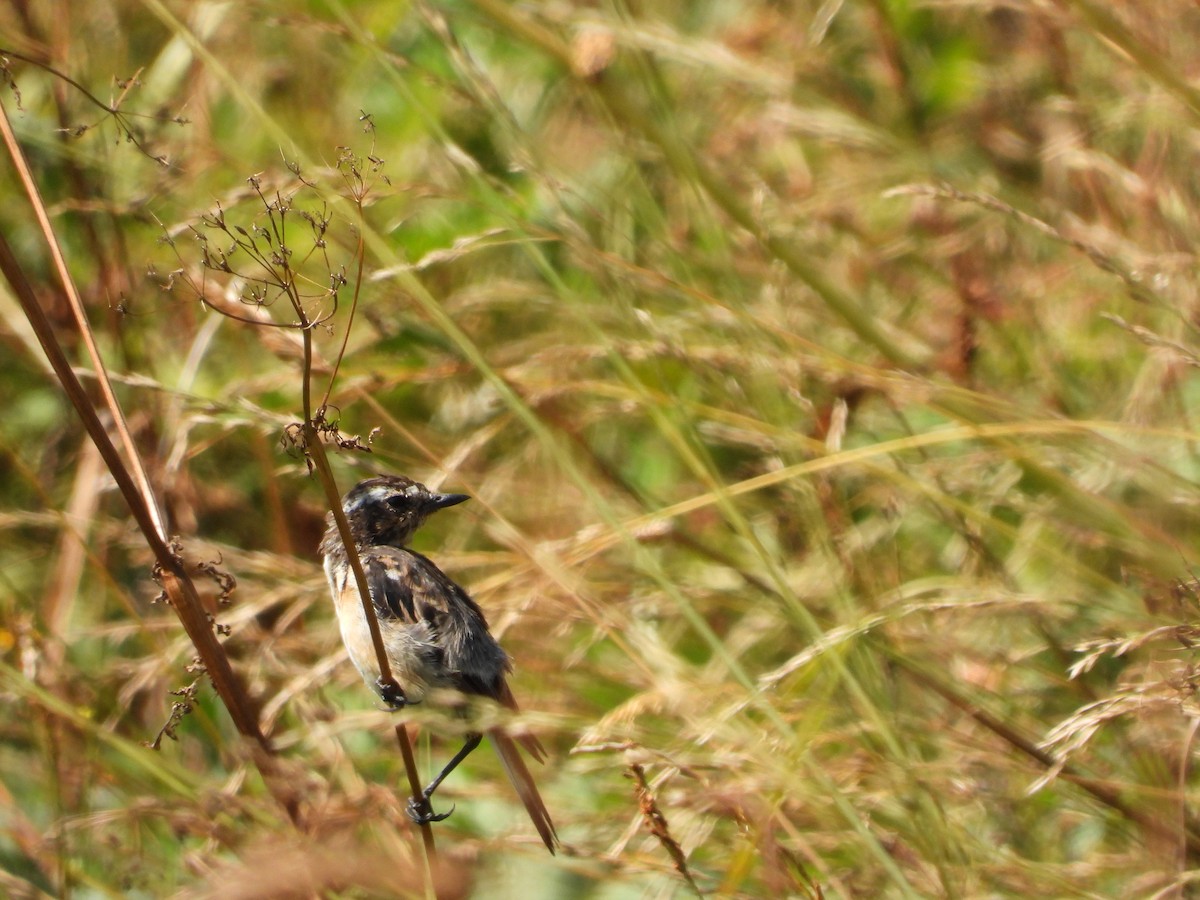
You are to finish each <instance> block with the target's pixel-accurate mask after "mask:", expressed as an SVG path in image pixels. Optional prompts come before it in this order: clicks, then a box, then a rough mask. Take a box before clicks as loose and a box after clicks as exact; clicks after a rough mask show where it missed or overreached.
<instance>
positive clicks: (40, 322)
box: [0, 107, 291, 807]
mask: <svg viewBox="0 0 1200 900" xmlns="http://www.w3.org/2000/svg"><path fill="white" fill-rule="evenodd" d="M0 137H3V140H4V143H5V147H6V149H7V151H8V156H9V159H10V160H11V161H12V163H13V165H14V167H15V168H16V170H17V174H18V177H19V179H20V181H21V183H22V185H23V186H24V188H25V192H26V195H27V197H28V199H29V202H30V204H31V206H32V208H33V210H34V211H35V214H36V215H37V218H38V220H39V222H40V223H41V227H42V231H43V236H44V237H45V239H46V242H47V245H48V246H49V247H50V249H51V252H52V255H53V257H54V260H55V267H56V270H57V272H58V275H59V278H60V281H61V283H62V286H63V291H64V293H65V295H66V296H67V298H68V302H69V304H70V305H71V308H72V309H73V310H74V312H75V316H76V323H77V325H78V326H79V328H80V334H81V337H82V338H83V340H84V341H85V343H86V344H87V346H88V348H89V351H90V352H91V354H92V363H93V366H94V369H95V372H96V377H97V379H98V381H99V383H100V384H101V385H102V392H103V395H104V398H105V404H106V409H107V411H108V412H109V414H110V415H111V416H112V419H113V422H114V427H116V428H117V430H118V432H119V433H120V434H121V436H122V444H123V446H124V449H125V454H124V455H122V453H121V452H120V451H118V449H117V447H116V446H115V445H114V444H113V442H112V440H111V438H110V437H109V435H108V432H107V431H106V429H105V428H104V425H103V424H102V423H101V421H100V417H99V415H98V413H97V411H96V409H95V407H94V406H93V405H92V402H91V400H90V399H89V397H88V395H87V392H86V391H85V390H84V388H83V385H82V384H81V383H80V381H79V378H78V377H77V376H76V375H75V373H74V372H73V371H72V369H71V365H70V362H69V361H68V360H67V357H66V354H65V353H64V351H63V348H62V345H61V344H60V343H59V341H58V338H57V337H56V335H55V334H54V330H53V327H52V326H51V324H50V322H49V320H48V319H47V317H46V315H45V312H44V311H43V310H42V308H41V306H40V305H39V304H38V302H37V298H36V296H35V294H34V290H33V286H32V284H31V283H30V281H29V279H28V277H27V276H26V275H25V272H24V270H23V269H22V267H21V264H20V263H19V262H18V260H17V259H16V257H15V256H14V254H13V252H12V250H11V248H10V247H9V245H8V243H7V242H6V241H4V240H3V238H2V237H0V271H2V272H3V273H4V276H5V278H6V279H7V281H8V283H9V285H10V286H11V288H12V290H13V293H14V294H15V296H16V297H17V300H18V302H19V303H20V305H21V308H22V310H23V311H24V313H25V315H26V317H27V318H28V320H29V323H30V325H31V326H32V327H33V329H34V332H35V334H36V335H37V338H38V341H39V343H40V344H41V346H42V349H43V351H44V352H45V353H46V357H47V359H48V360H49V362H50V365H51V367H52V369H53V370H54V373H55V376H56V377H57V378H58V381H59V383H60V384H61V385H62V389H63V392H64V393H65V394H66V395H67V399H68V400H70V401H71V404H72V406H73V407H74V408H75V411H76V413H77V414H78V415H79V417H80V420H81V421H82V423H83V426H84V428H85V429H86V430H87V432H88V435H89V437H91V439H92V441H93V442H94V443H95V445H96V448H97V449H98V450H99V452H100V455H101V457H102V458H103V459H104V463H105V465H106V466H107V468H108V470H109V472H110V473H111V474H112V476H113V479H114V480H115V481H116V484H117V488H118V490H119V491H120V492H121V496H122V497H123V498H124V499H125V502H126V503H127V504H128V506H129V509H130V512H131V513H132V515H133V518H134V520H135V522H136V523H137V525H138V528H139V529H140V530H141V532H142V535H143V537H144V538H145V540H146V543H147V545H148V546H149V548H150V550H151V552H152V553H153V554H154V558H155V561H156V563H157V565H158V567H159V569H160V570H161V573H162V584H163V588H164V590H165V591H166V592H167V596H168V597H169V598H170V600H171V606H172V608H173V609H174V610H175V612H176V614H177V615H178V616H179V619H180V622H181V623H182V624H183V627H184V630H185V631H186V632H187V634H188V637H189V638H190V639H191V641H192V643H193V645H194V646H195V647H196V652H197V653H198V654H199V656H200V660H201V662H202V664H203V665H204V666H205V668H206V670H207V671H208V674H209V677H210V678H212V682H213V686H214V688H215V689H216V691H217V694H218V695H219V696H220V697H221V699H222V701H223V702H224V703H225V706H226V708H227V709H228V710H229V713H230V716H231V717H232V719H233V722H234V725H235V727H236V728H237V730H238V732H239V733H240V734H242V735H243V736H244V737H247V738H249V739H251V740H252V741H253V742H254V744H255V746H256V750H257V751H258V752H256V754H255V756H256V760H257V761H258V763H259V766H260V768H263V769H264V775H269V771H267V770H269V768H270V766H269V763H267V760H269V758H270V756H271V748H270V745H269V743H268V741H267V739H266V737H265V736H264V735H263V733H262V731H261V729H260V728H259V725H258V719H257V716H256V715H255V712H254V703H253V701H252V700H251V698H250V696H249V694H248V693H247V691H246V689H245V687H244V686H243V685H242V683H241V681H240V680H239V679H238V677H237V675H236V674H235V673H234V671H233V667H232V666H231V665H230V662H229V658H228V656H227V655H226V654H225V651H224V648H223V647H222V646H221V644H220V643H219V642H218V641H217V639H216V636H215V635H214V634H213V631H212V627H211V623H210V621H209V619H208V616H207V614H206V613H205V611H204V608H203V606H202V605H201V603H200V599H199V596H198V595H197V592H196V587H195V585H194V584H193V582H192V580H191V578H190V577H189V575H188V573H187V571H186V569H185V567H184V565H183V562H182V560H180V558H179V557H178V555H177V554H176V553H175V552H174V551H173V550H172V549H171V547H170V545H169V540H168V537H167V535H166V531H165V527H164V525H163V521H162V516H161V514H160V512H159V509H158V503H157V500H156V499H155V497H154V494H153V492H152V490H151V487H150V483H149V478H148V476H147V475H146V471H145V467H144V465H143V464H142V461H141V459H140V457H139V455H138V454H137V452H136V448H135V447H134V444H133V440H132V437H131V435H130V434H129V430H128V428H127V427H126V425H125V419H124V416H123V414H122V412H121V409H120V405H119V404H118V403H117V399H116V395H115V393H114V392H113V390H112V385H111V383H110V382H109V380H108V377H107V373H106V371H105V368H104V365H103V362H102V360H101V359H100V355H99V351H98V349H97V348H96V344H95V340H94V338H93V336H92V334H91V331H90V328H89V327H88V325H87V319H86V317H85V316H84V314H83V309H82V303H81V301H80V299H79V295H78V292H77V291H76V290H75V288H74V285H73V283H72V280H71V277H70V274H69V272H68V271H67V268H66V263H65V260H64V259H63V256H62V252H61V250H60V249H59V248H58V243H57V240H56V238H55V235H54V231H53V229H52V228H51V226H50V219H49V216H48V214H47V212H46V209H45V205H44V204H43V203H42V201H41V197H40V193H39V191H38V188H37V184H36V183H35V182H34V180H33V176H32V173H31V172H30V171H29V167H28V165H27V164H26V161H25V158H24V154H23V153H22V152H21V148H20V147H19V145H18V144H17V141H16V137H15V135H14V134H13V131H12V128H11V126H10V123H9V120H8V115H7V112H6V111H5V110H4V109H3V107H0ZM267 780H268V782H269V781H270V779H269V778H268V779H267ZM287 805H288V806H289V807H290V806H291V804H287Z"/></svg>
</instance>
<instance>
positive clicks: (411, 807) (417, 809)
mask: <svg viewBox="0 0 1200 900" xmlns="http://www.w3.org/2000/svg"><path fill="white" fill-rule="evenodd" d="M482 740H483V735H482V734H481V733H479V732H478V731H473V732H471V733H470V734H468V735H467V740H466V742H465V743H464V744H463V745H462V749H461V750H459V751H458V752H457V753H455V754H454V758H453V759H452V760H450V762H448V763H446V767H445V768H444V769H442V771H440V772H439V773H438V775H437V777H436V778H434V779H433V781H431V782H429V786H428V787H426V788H425V790H423V791H421V799H420V800H419V801H418V800H417V798H416V797H410V798H409V801H408V817H409V818H410V819H412V820H413V821H414V822H416V823H417V824H418V825H428V824H429V823H430V822H440V821H442V820H443V819H446V818H449V817H450V813H452V812H454V807H453V806H452V807H450V812H444V813H440V814H438V815H434V813H433V807H432V806H430V805H429V799H430V798H431V797H432V796H433V792H434V791H436V790H437V789H438V786H439V785H440V784H441V783H442V782H443V781H445V780H446V776H447V775H449V774H450V773H451V772H453V771H454V770H455V769H456V768H457V767H458V764H459V763H460V762H462V761H463V760H464V759H466V758H467V757H468V756H470V755H471V751H472V750H474V749H475V748H476V747H478V746H479V742H480V741H482Z"/></svg>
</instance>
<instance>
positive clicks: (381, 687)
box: [375, 678, 420, 712]
mask: <svg viewBox="0 0 1200 900" xmlns="http://www.w3.org/2000/svg"><path fill="white" fill-rule="evenodd" d="M375 689H376V690H377V691H379V696H380V697H381V698H383V702H384V703H385V704H386V705H387V709H388V710H390V711H391V712H397V711H399V710H401V709H404V707H406V706H413V705H414V704H416V703H419V702H420V701H419V700H409V699H408V697H406V696H405V695H404V689H403V688H401V687H400V685H398V684H396V682H395V681H394V680H393V681H384V680H383V679H382V678H380V679H378V680H377V681H376V682H375Z"/></svg>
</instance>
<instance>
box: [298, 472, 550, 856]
mask: <svg viewBox="0 0 1200 900" xmlns="http://www.w3.org/2000/svg"><path fill="white" fill-rule="evenodd" d="M467 499H469V498H468V497H467V496H466V495H464V494H438V493H435V492H433V491H431V490H429V489H428V488H427V487H425V486H424V485H423V484H418V483H417V482H415V481H412V480H411V479H409V478H404V477H403V476H400V475H384V476H380V477H377V478H369V479H367V480H366V481H363V482H360V483H359V484H357V485H355V486H354V487H353V488H352V489H351V490H350V491H349V492H348V493H347V494H346V496H345V497H343V498H342V509H343V510H344V511H345V513H346V519H347V520H348V522H349V524H350V533H351V535H352V536H353V538H354V544H355V546H354V549H355V550H356V551H357V552H358V555H359V558H360V559H361V560H362V565H363V570H364V572H365V574H366V576H367V585H368V587H369V588H370V591H371V601H372V606H373V607H374V609H375V615H376V617H377V618H378V620H379V630H380V635H381V636H382V638H383V645H384V648H385V650H386V652H387V657H388V664H389V665H390V666H391V669H392V675H393V676H394V678H395V679H396V681H398V682H399V684H400V685H401V688H402V690H403V692H404V699H403V701H402V703H418V702H420V701H421V700H422V699H424V698H425V697H426V696H427V695H428V694H429V692H430V691H431V690H434V689H438V688H452V689H455V690H458V691H460V692H462V693H463V694H470V695H478V696H482V697H490V698H492V699H493V700H495V701H497V702H498V703H500V704H502V705H503V706H506V707H508V708H509V709H512V710H515V709H516V708H517V702H516V700H514V699H513V695H512V691H510V690H509V687H508V682H507V680H506V679H505V676H506V675H507V673H508V672H510V671H511V670H512V663H511V662H510V660H509V658H508V654H507V653H505V652H504V651H503V650H502V649H501V648H500V645H499V644H498V643H497V642H496V639H495V638H494V637H492V635H491V632H489V631H488V626H487V620H486V619H485V618H484V615H483V611H482V610H481V609H480V608H479V606H478V604H476V603H475V601H474V600H472V599H471V598H470V596H468V595H467V592H466V591H464V590H463V589H462V588H461V587H459V586H458V585H457V584H455V583H454V582H453V581H451V580H450V578H449V577H448V576H447V575H446V574H445V573H444V572H442V570H441V569H439V568H438V567H437V566H435V565H434V564H433V563H432V562H431V561H430V560H429V559H427V558H426V557H424V556H422V555H421V554H420V553H417V552H415V551H413V550H410V549H408V548H407V547H406V546H405V544H407V543H408V541H409V540H410V539H411V538H412V536H413V533H414V532H415V531H416V530H417V529H418V528H419V527H420V526H421V523H422V522H424V521H425V519H426V518H427V517H428V516H429V515H430V514H432V513H434V512H436V511H437V510H439V509H445V508H446V507H448V506H455V505H456V504H459V503H462V502H463V501H464V500H467ZM326 522H327V524H328V528H327V529H326V531H325V537H324V539H323V540H322V541H321V553H322V555H323V556H324V557H325V574H326V576H328V578H329V588H330V590H331V592H332V593H333V603H334V607H335V608H336V610H337V617H338V624H339V625H340V626H341V631H342V640H343V641H344V642H345V644H346V649H347V650H348V651H349V653H350V659H351V661H352V662H353V663H354V665H355V666H356V667H357V668H358V671H359V672H360V673H361V674H362V676H363V678H364V679H365V680H366V682H367V684H368V685H369V686H370V687H371V688H372V689H373V690H376V691H379V690H380V685H379V675H380V672H379V663H378V660H377V659H376V656H375V648H374V645H373V644H372V642H371V632H370V628H369V626H368V624H367V619H366V615H365V613H364V612H363V608H362V602H361V601H360V600H359V594H358V590H357V589H356V586H355V580H354V574H353V572H352V570H351V568H350V562H349V559H348V558H347V556H346V548H345V547H344V546H343V544H342V540H341V537H340V535H339V533H338V530H337V526H336V525H335V524H334V522H333V515H332V514H330V515H328V516H327V517H326ZM384 699H385V701H388V702H391V701H390V698H388V697H386V696H385V697H384ZM487 735H488V737H489V738H490V739H491V742H492V745H493V746H494V747H495V748H496V753H497V754H498V755H499V756H500V762H501V763H502V764H503V766H504V771H505V773H506V774H507V775H508V779H509V781H511V782H512V785H513V787H514V788H516V791H517V794H518V796H520V798H521V802H522V803H523V804H524V805H525V810H526V812H528V813H529V818H530V819H531V820H532V821H533V825H534V827H535V828H536V829H537V831H538V834H540V835H541V837H542V840H543V841H544V842H545V844H546V848H547V849H548V850H549V851H550V852H551V853H553V852H554V848H555V846H556V845H557V843H558V836H557V834H556V832H555V830H554V823H553V822H552V821H551V820H550V813H549V812H548V811H547V810H546V805H545V804H544V803H543V802H542V798H541V795H540V794H539V793H538V789H537V785H536V784H535V783H534V780H533V776H532V775H531V774H530V773H529V769H528V767H527V766H526V765H525V760H524V759H523V758H522V756H521V753H520V751H519V750H518V749H517V743H520V744H521V746H522V747H524V748H525V750H526V751H527V752H528V753H529V755H530V756H532V757H533V758H534V759H536V760H537V761H538V762H542V761H544V759H545V751H544V750H543V749H542V745H541V744H540V743H539V742H538V740H537V738H535V737H533V736H532V735H528V734H523V735H520V736H518V737H517V738H515V739H514V738H513V737H511V736H509V734H508V733H507V732H506V731H505V730H504V729H503V728H502V727H498V726H497V727H493V728H489V729H488V730H487ZM482 739H483V735H482V734H481V733H479V732H471V733H469V734H468V735H467V738H466V742H465V743H464V744H463V748H462V749H461V750H460V751H459V752H458V753H457V754H455V756H454V758H453V759H451V760H450V762H449V763H447V765H446V767H445V768H444V769H442V771H441V772H440V773H439V774H438V776H437V777H436V778H434V779H433V781H431V782H430V783H429V786H428V787H426V788H425V790H424V791H423V792H422V796H423V798H424V799H423V802H417V801H416V800H415V799H413V800H409V804H408V814H409V816H410V817H411V818H412V819H413V821H415V822H417V823H418V824H425V823H427V822H437V821H440V820H442V819H444V818H446V817H447V816H448V815H450V813H442V814H441V815H434V813H433V810H432V807H431V806H430V798H431V797H432V796H433V793H434V791H436V790H437V788H438V785H440V784H441V783H442V781H443V780H444V779H445V778H446V776H447V775H449V774H450V773H451V772H452V771H453V770H454V768H455V767H456V766H457V765H458V764H459V763H460V762H462V761H463V760H464V759H465V758H466V757H467V755H468V754H470V753H471V751H472V750H474V749H475V748H476V747H478V746H479V743H480V741H481V740H482ZM451 811H453V809H451Z"/></svg>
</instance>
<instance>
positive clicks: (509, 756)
mask: <svg viewBox="0 0 1200 900" xmlns="http://www.w3.org/2000/svg"><path fill="white" fill-rule="evenodd" d="M487 735H488V737H489V738H491V740H492V746H493V747H495V748H496V754H497V755H498V756H499V757H500V763H501V764H502V765H503V766H504V774H505V775H507V776H508V780H509V781H511V782H512V786H513V787H514V788H516V791H517V796H518V797H520V798H521V803H523V804H524V805H525V812H527V813H529V818H530V820H531V821H532V822H533V827H534V828H536V829H537V832H538V834H540V835H541V836H542V842H543V843H544V844H545V845H546V849H547V850H549V851H550V852H551V853H554V848H555V847H556V846H558V832H556V831H555V830H554V823H553V822H552V821H550V812H549V810H547V809H546V804H545V803H543V802H542V795H541V794H539V793H538V789H537V784H536V783H534V780H533V775H531V774H530V773H529V767H528V766H526V765H525V760H524V759H523V758H522V756H521V751H520V750H519V749H517V743H516V741H514V740H513V739H512V737H510V736H509V734H508V732H506V731H505V730H504V729H503V728H490V729H488V733H487ZM522 743H523V744H524V743H526V742H525V741H522ZM534 746H535V747H536V748H537V751H540V750H541V745H539V744H537V742H536V740H534ZM537 751H534V750H533V748H530V752H531V753H533V754H534V756H535V758H537V759H539V761H540V754H539V753H538V752H537Z"/></svg>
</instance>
